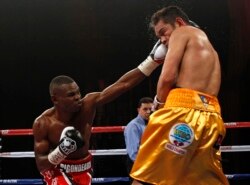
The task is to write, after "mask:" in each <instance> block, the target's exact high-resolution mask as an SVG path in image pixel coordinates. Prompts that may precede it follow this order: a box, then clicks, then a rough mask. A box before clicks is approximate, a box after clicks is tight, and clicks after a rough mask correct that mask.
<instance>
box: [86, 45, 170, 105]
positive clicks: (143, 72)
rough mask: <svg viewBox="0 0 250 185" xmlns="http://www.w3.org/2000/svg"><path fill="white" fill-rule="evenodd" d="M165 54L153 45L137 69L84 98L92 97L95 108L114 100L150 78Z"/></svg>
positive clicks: (164, 49) (161, 48) (164, 50)
mask: <svg viewBox="0 0 250 185" xmlns="http://www.w3.org/2000/svg"><path fill="white" fill-rule="evenodd" d="M166 53H167V48H166V47H165V46H164V45H163V44H161V43H160V41H158V42H157V43H156V44H155V45H154V47H153V49H152V51H151V52H150V54H149V56H148V57H147V58H146V59H145V60H144V61H143V62H142V63H141V64H140V65H139V66H138V67H137V68H134V69H132V70H130V71H128V72H127V73H125V74H124V75H123V76H121V77H120V78H119V79H118V80H117V81H116V82H115V83H113V84H111V85H110V86H108V87H107V88H105V89H104V90H103V91H102V92H96V93H90V94H87V95H86V97H88V96H92V97H93V99H94V100H95V104H96V105H97V106H98V105H103V104H105V103H108V102H110V101H112V100H114V99H115V98H117V97H118V96H120V95H121V94H123V93H125V92H126V91H128V90H130V89H132V88H133V87H135V86H136V85H138V84H139V83H140V82H141V81H142V80H144V79H145V78H146V77H147V76H150V74H151V73H152V72H153V71H154V70H155V69H156V68H157V67H158V66H159V65H160V64H162V63H163V61H164V59H165V56H166Z"/></svg>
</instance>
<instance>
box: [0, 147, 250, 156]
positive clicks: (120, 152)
mask: <svg viewBox="0 0 250 185" xmlns="http://www.w3.org/2000/svg"><path fill="white" fill-rule="evenodd" d="M220 150H221V152H248V151H250V145H238V146H221V147H220ZM89 151H90V153H92V155H94V156H103V155H126V154H127V151H126V149H109V150H89ZM34 156H35V155H34V152H1V153H0V158H25V157H26V158H32V157H34Z"/></svg>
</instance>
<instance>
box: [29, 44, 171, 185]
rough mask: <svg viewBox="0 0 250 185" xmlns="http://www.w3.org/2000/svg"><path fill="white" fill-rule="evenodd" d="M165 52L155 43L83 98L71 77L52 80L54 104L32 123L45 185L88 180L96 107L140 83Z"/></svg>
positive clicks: (82, 184)
mask: <svg viewBox="0 0 250 185" xmlns="http://www.w3.org/2000/svg"><path fill="white" fill-rule="evenodd" d="M165 55H166V47H165V46H164V45H162V44H161V43H160V42H158V43H157V44H156V45H155V47H154V48H153V50H152V52H151V53H150V55H149V56H148V57H147V59H146V60H145V61H143V62H142V63H141V64H140V65H139V66H138V67H137V68H134V69H132V70H131V71H129V72H127V73H126V74H124V75H123V76H122V77H121V78H120V79H119V80H117V81H116V82H115V83H114V84H112V85H110V86H108V87H107V88H106V89H104V90H103V91H102V92H93V93H89V94H86V95H85V96H84V97H83V98H81V93H80V89H79V86H78V85H77V83H76V82H75V81H74V80H73V79H72V78H71V77H68V76H64V75H61V76H57V77H55V78H53V79H52V81H51V83H50V87H49V92H50V96H51V100H52V102H53V105H54V106H53V107H51V108H49V109H47V110H45V111H44V112H43V113H42V114H41V115H40V116H38V117H37V118H36V119H35V121H34V123H33V134H34V151H35V160H36V164H37V168H38V170H39V171H40V173H41V174H42V175H43V177H44V180H45V181H46V183H47V184H48V185H54V184H71V185H72V184H77V185H89V184H90V183H91V175H90V173H89V172H90V169H91V165H90V160H91V156H90V154H89V151H88V149H89V140H90V136H91V128H92V123H93V120H94V117H95V113H96V109H97V107H98V106H102V105H104V104H106V103H108V102H110V101H112V100H114V99H115V98H117V97H118V96H120V95H121V94H123V93H125V92H126V91H128V90H129V89H131V88H133V87H134V86H136V85H137V84H138V83H140V82H141V81H142V80H143V79H145V77H147V76H149V75H150V74H151V73H152V72H153V71H154V69H156V67H158V66H159V65H160V63H161V62H162V61H163V60H164V58H165ZM69 161H70V162H69ZM74 161H75V162H76V163H75V162H74ZM64 167H65V169H64Z"/></svg>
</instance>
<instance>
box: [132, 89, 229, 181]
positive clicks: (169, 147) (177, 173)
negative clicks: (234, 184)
mask: <svg viewBox="0 0 250 185" xmlns="http://www.w3.org/2000/svg"><path fill="white" fill-rule="evenodd" d="M225 133H226V130H225V127H224V124H223V120H222V118H221V115H220V106H219V103H218V100H217V98H216V97H214V96H210V95H207V94H204V93H201V92H198V91H193V90H189V89H183V88H177V89H173V90H171V91H170V93H169V95H168V98H167V100H166V103H165V106H164V108H162V109H159V110H158V111H156V112H155V113H153V114H152V115H151V117H150V122H149V123H148V126H147V127H146V130H145V132H144V134H143V138H142V141H141V142H142V144H141V147H140V151H139V155H138V156H137V158H136V163H135V165H134V166H133V170H132V171H133V172H134V173H133V172H132V174H131V176H132V177H135V178H140V180H141V181H145V182H148V183H152V184H157V185H160V184H162V185H172V184H176V185H194V184H197V182H200V183H198V184H197V185H199V184H200V185H201V184H202V185H203V184H204V185H219V184H227V179H226V178H225V175H224V174H223V172H222V167H221V164H220V160H221V157H220V151H219V146H220V144H221V141H222V139H223V138H224V136H225ZM148 154H150V155H148ZM152 171H153V173H152Z"/></svg>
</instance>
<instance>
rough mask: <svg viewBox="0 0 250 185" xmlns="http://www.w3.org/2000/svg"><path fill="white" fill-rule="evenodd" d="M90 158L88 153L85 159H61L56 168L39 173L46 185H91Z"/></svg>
mask: <svg viewBox="0 0 250 185" xmlns="http://www.w3.org/2000/svg"><path fill="white" fill-rule="evenodd" d="M91 159H92V156H91V154H89V155H88V156H87V157H86V158H85V159H78V160H63V161H62V162H61V163H60V164H58V165H57V166H56V168H51V169H48V170H46V171H43V172H42V173H41V175H42V176H43V178H44V181H45V183H46V184H47V185H53V184H60V185H68V184H72V185H76V184H82V185H85V184H86V185H91V179H92V176H91V172H92V165H91V163H92V162H91Z"/></svg>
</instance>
